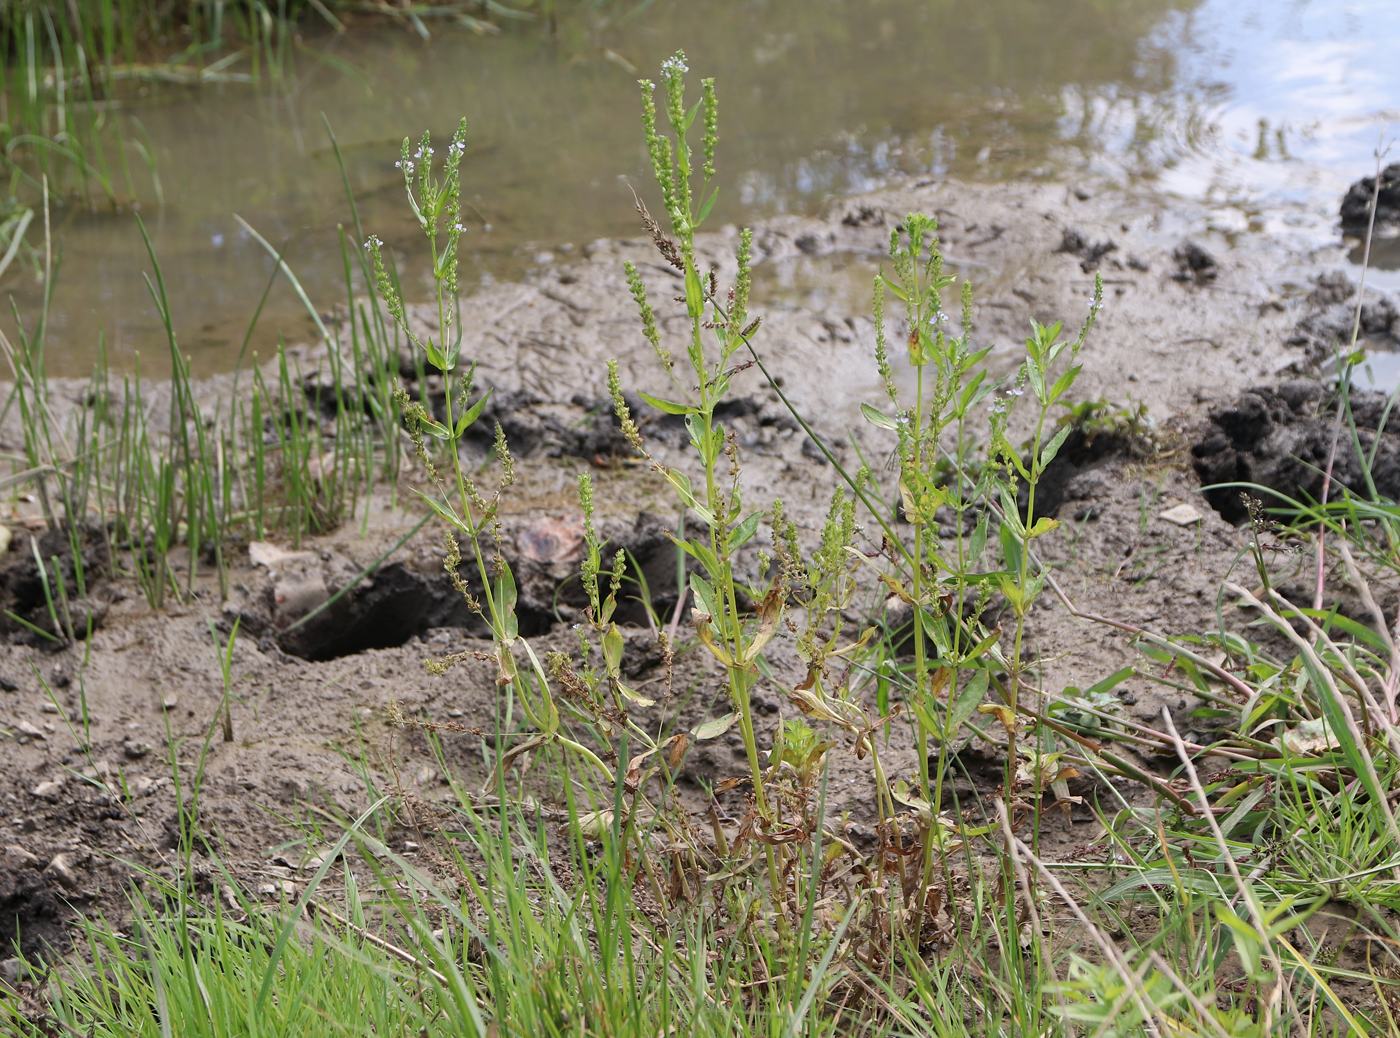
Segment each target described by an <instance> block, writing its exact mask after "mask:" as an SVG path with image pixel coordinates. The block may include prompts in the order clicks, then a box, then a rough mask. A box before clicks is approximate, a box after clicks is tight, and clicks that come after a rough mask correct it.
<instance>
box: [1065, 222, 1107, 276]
mask: <svg viewBox="0 0 1400 1038" xmlns="http://www.w3.org/2000/svg"><path fill="white" fill-rule="evenodd" d="M1117 248H1118V243H1117V242H1115V241H1114V240H1113V239H1112V238H1105V239H1104V240H1103V241H1091V240H1090V239H1089V238H1087V237H1085V236H1084V235H1083V234H1082V233H1080V232H1079V231H1076V230H1074V229H1073V228H1069V227H1067V228H1065V233H1064V236H1063V237H1062V238H1061V239H1060V247H1059V248H1058V249H1056V250H1055V251H1056V252H1067V253H1069V254H1070V255H1071V256H1078V257H1079V269H1080V270H1082V271H1084V273H1086V274H1088V273H1091V272H1092V271H1093V270H1094V269H1095V268H1096V267H1098V265H1099V260H1101V259H1103V258H1104V257H1105V256H1107V255H1108V254H1109V253H1110V252H1113V251H1114V250H1116V249H1117Z"/></svg>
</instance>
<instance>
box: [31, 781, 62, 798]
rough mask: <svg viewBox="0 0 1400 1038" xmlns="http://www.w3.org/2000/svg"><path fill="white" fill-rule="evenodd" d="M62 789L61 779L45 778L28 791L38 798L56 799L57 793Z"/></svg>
mask: <svg viewBox="0 0 1400 1038" xmlns="http://www.w3.org/2000/svg"><path fill="white" fill-rule="evenodd" d="M62 789H63V780H62V779H47V780H45V781H43V782H40V783H39V784H38V785H37V786H35V787H34V788H33V789H31V790H30V791H29V792H30V794H31V795H33V796H36V797H38V798H39V799H40V800H57V799H58V794H59V792H60V791H62Z"/></svg>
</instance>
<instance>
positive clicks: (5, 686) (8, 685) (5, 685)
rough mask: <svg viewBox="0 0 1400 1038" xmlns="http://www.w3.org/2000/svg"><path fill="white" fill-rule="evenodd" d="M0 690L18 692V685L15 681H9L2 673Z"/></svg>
mask: <svg viewBox="0 0 1400 1038" xmlns="http://www.w3.org/2000/svg"><path fill="white" fill-rule="evenodd" d="M0 691H4V692H18V691H19V685H17V684H16V683H15V682H13V681H11V680H10V679H9V678H7V677H5V676H4V675H0Z"/></svg>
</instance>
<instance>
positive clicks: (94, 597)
mask: <svg viewBox="0 0 1400 1038" xmlns="http://www.w3.org/2000/svg"><path fill="white" fill-rule="evenodd" d="M36 555H37V557H38V558H39V559H42V560H43V563H44V566H45V570H46V571H45V572H42V573H41V572H40V568H39V562H37V561H36ZM110 569H111V566H110V559H109V556H108V549H107V540H106V537H105V535H104V533H103V531H102V530H101V529H100V528H99V527H97V526H91V525H89V526H85V527H83V528H82V529H81V530H78V531H76V533H74V534H72V535H71V536H70V531H69V530H68V529H67V528H66V527H60V528H58V529H51V530H46V531H44V532H43V533H42V534H39V535H38V536H37V538H33V537H31V536H29V535H25V536H23V537H16V538H15V543H13V544H11V545H10V549H9V551H8V552H7V553H6V555H5V557H4V559H3V560H0V639H4V640H6V641H9V642H11V643H15V644H26V645H28V644H41V643H43V644H48V645H55V646H56V645H60V644H62V642H63V641H64V640H65V639H64V635H63V633H62V632H63V631H64V630H72V631H73V632H74V633H75V634H77V635H78V636H79V637H81V636H82V634H83V633H84V632H86V631H87V630H88V629H89V628H90V627H91V628H93V629H95V628H96V627H97V626H98V625H99V624H101V622H102V619H103V617H104V616H105V613H106V603H105V601H103V600H102V599H101V598H100V597H99V595H98V594H97V592H98V591H99V589H100V585H101V584H103V583H104V582H105V581H106V579H107V577H108V575H109V573H110ZM80 577H81V579H80ZM65 599H66V603H65ZM55 617H57V624H55ZM56 626H57V628H58V629H55V627H56ZM35 628H37V629H38V630H41V631H44V632H45V633H46V634H51V635H52V636H53V637H52V638H46V637H43V636H41V635H39V634H37V633H35Z"/></svg>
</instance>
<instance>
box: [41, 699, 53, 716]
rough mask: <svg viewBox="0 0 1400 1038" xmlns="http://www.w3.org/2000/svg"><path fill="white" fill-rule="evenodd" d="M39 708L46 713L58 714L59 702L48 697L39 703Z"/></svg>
mask: <svg viewBox="0 0 1400 1038" xmlns="http://www.w3.org/2000/svg"><path fill="white" fill-rule="evenodd" d="M39 709H40V710H41V711H42V712H43V713H46V714H56V713H58V704H57V703H54V702H51V701H49V700H47V699H46V700H44V701H43V702H42V703H40V704H39Z"/></svg>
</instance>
